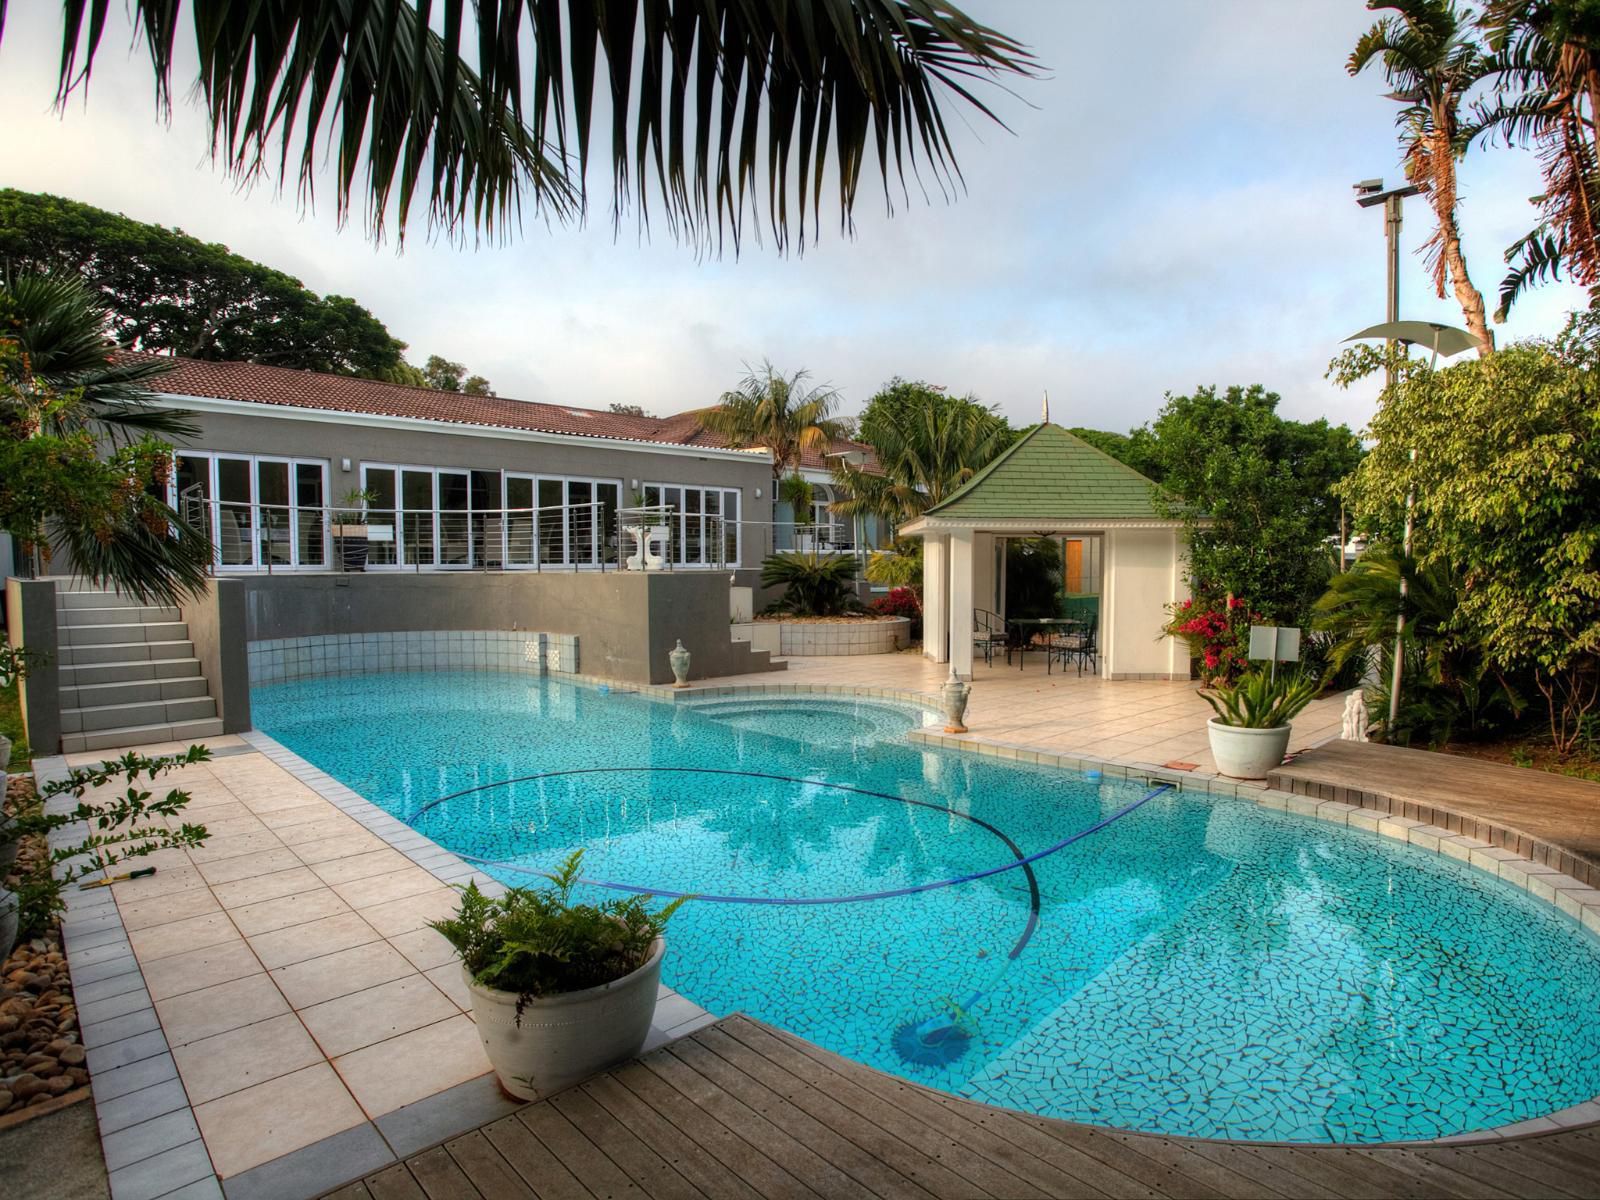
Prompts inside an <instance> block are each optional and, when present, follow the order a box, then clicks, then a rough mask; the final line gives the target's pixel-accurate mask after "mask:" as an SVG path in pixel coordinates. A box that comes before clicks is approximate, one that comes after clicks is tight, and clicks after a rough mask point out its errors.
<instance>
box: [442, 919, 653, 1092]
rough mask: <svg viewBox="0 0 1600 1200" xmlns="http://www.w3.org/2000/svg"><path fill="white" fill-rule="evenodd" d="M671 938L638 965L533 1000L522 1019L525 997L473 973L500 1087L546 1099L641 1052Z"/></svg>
mask: <svg viewBox="0 0 1600 1200" xmlns="http://www.w3.org/2000/svg"><path fill="white" fill-rule="evenodd" d="M666 948H667V944H666V942H665V941H663V940H662V939H661V938H657V939H656V942H655V945H654V946H653V947H652V948H651V951H650V957H649V958H648V959H646V960H645V963H644V965H643V966H642V967H640V968H639V969H638V970H637V971H634V972H633V973H632V974H630V975H624V976H623V977H622V978H621V979H617V980H613V981H612V982H611V983H607V984H603V985H602V986H600V987H596V988H586V989H584V990H583V991H581V992H566V993H563V994H562V995H559V996H541V997H539V998H537V999H534V1000H531V1001H529V1002H528V1004H527V1005H526V1006H525V1007H524V1008H523V1010H522V1020H521V1022H520V1024H519V1023H518V1021H517V997H516V993H514V992H501V991H496V990H494V989H492V988H486V987H480V986H478V984H476V983H474V982H473V981H472V977H471V976H470V975H467V971H466V968H465V967H463V968H462V974H463V975H466V976H467V989H468V991H470V992H471V993H472V1019H473V1020H474V1021H475V1022H476V1023H477V1026H478V1036H479V1037H481V1038H482V1039H483V1050H484V1053H485V1054H487V1055H488V1056H489V1065H490V1066H492V1067H494V1071H495V1074H496V1075H498V1076H499V1077H500V1086H501V1087H503V1088H504V1089H505V1090H506V1091H508V1092H510V1093H511V1094H512V1095H513V1096H517V1097H520V1098H521V1099H523V1100H540V1099H543V1098H544V1097H545V1096H549V1095H551V1094H552V1093H554V1092H559V1091H560V1090H561V1089H562V1088H566V1087H571V1086H572V1085H573V1084H575V1083H579V1082H581V1081H582V1080H584V1079H587V1078H588V1077H589V1076H591V1075H593V1074H595V1073H596V1072H597V1071H603V1070H605V1069H606V1068H607V1067H612V1066H615V1065H616V1064H617V1063H620V1062H625V1061H627V1060H628V1059H630V1058H632V1057H634V1055H636V1054H638V1053H639V1051H640V1049H641V1048H642V1047H643V1046H644V1040H645V1038H646V1037H648V1036H649V1034H650V1018H651V1017H653V1016H654V1015H655V1011H656V992H657V991H658V990H659V988H660V986H661V958H662V956H663V955H664V954H665V953H666Z"/></svg>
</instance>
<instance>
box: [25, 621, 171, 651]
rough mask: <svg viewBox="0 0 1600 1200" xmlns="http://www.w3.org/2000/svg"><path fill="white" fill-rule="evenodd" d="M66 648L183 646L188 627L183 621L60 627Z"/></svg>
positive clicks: (58, 627) (62, 640) (60, 637)
mask: <svg viewBox="0 0 1600 1200" xmlns="http://www.w3.org/2000/svg"><path fill="white" fill-rule="evenodd" d="M56 633H57V636H58V638H59V640H60V643H61V645H63V646H103V645H122V644H125V643H127V642H181V641H184V640H186V639H187V638H188V636H189V627H188V626H187V625H185V624H184V623H183V622H182V621H148V622H139V623H136V624H122V625H58V626H56Z"/></svg>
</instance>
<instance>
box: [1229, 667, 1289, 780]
mask: <svg viewBox="0 0 1600 1200" xmlns="http://www.w3.org/2000/svg"><path fill="white" fill-rule="evenodd" d="M1200 695H1201V696H1202V697H1204V698H1205V701H1206V703H1207V704H1209V705H1211V707H1212V709H1213V710H1214V711H1215V712H1216V714H1217V715H1216V716H1214V717H1212V718H1211V719H1210V720H1209V721H1207V722H1206V733H1207V735H1208V736H1209V738H1210V741H1211V757H1212V758H1214V759H1216V760H1217V770H1218V771H1219V772H1220V773H1222V774H1223V775H1231V776H1233V777H1234V778H1236V779H1264V778H1266V776H1267V774H1268V772H1270V771H1271V770H1272V769H1273V768H1274V767H1276V766H1277V765H1278V764H1279V763H1281V762H1283V756H1284V754H1285V753H1287V752H1288V749H1289V735H1290V733H1291V732H1292V727H1291V726H1290V724H1289V722H1290V721H1292V720H1293V719H1294V718H1295V717H1296V716H1298V715H1299V714H1300V712H1301V711H1302V710H1303V709H1304V708H1305V706H1306V705H1308V704H1310V703H1311V701H1312V700H1314V699H1315V698H1316V695H1317V680H1316V677H1315V676H1312V675H1308V674H1306V673H1304V672H1296V673H1294V674H1289V673H1287V672H1286V673H1285V674H1283V675H1279V676H1277V677H1276V678H1274V677H1273V676H1272V675H1270V674H1268V673H1267V672H1265V671H1251V672H1250V673H1248V674H1246V675H1242V676H1240V677H1239V678H1238V679H1237V680H1235V681H1234V682H1233V683H1231V684H1222V685H1219V686H1217V687H1213V688H1208V689H1206V690H1204V691H1202V692H1201V693H1200Z"/></svg>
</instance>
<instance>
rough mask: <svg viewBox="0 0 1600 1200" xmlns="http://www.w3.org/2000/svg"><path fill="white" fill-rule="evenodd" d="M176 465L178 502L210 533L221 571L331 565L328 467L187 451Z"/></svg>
mask: <svg viewBox="0 0 1600 1200" xmlns="http://www.w3.org/2000/svg"><path fill="white" fill-rule="evenodd" d="M173 465H174V468H175V469H174V471H173V483H172V495H171V503H172V505H173V507H174V508H176V509H177V511H178V513H179V515H181V516H182V517H183V518H184V519H185V520H187V521H190V522H192V523H195V524H198V525H200V526H201V527H202V528H203V529H205V530H206V531H207V532H208V533H209V534H210V535H211V541H212V543H213V545H214V546H215V547H216V566H217V569H218V570H223V571H254V570H280V569H288V570H292V569H295V568H305V567H313V568H314V567H325V566H327V537H326V521H327V510H326V503H327V501H326V496H327V478H328V464H327V463H325V462H318V461H314V460H307V459H292V458H264V457H260V456H251V455H244V454H216V453H210V452H206V451H185V452H183V453H181V454H178V455H176V456H175V458H174V464H173Z"/></svg>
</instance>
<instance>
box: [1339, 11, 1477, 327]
mask: <svg viewBox="0 0 1600 1200" xmlns="http://www.w3.org/2000/svg"><path fill="white" fill-rule="evenodd" d="M1369 7H1372V8H1392V9H1394V10H1395V12H1397V13H1398V14H1399V15H1398V16H1395V17H1384V18H1383V19H1382V20H1381V21H1379V22H1378V23H1377V24H1375V25H1374V26H1373V27H1372V28H1371V29H1369V30H1368V31H1367V32H1366V33H1364V34H1363V35H1362V36H1361V38H1360V40H1359V41H1357V42H1356V46H1355V49H1354V51H1352V52H1351V55H1350V61H1349V62H1348V64H1347V68H1348V70H1349V72H1350V74H1351V75H1359V74H1360V73H1361V72H1362V71H1363V70H1365V69H1366V68H1367V66H1368V65H1369V64H1370V63H1372V62H1373V61H1374V60H1377V61H1378V62H1380V63H1381V65H1382V68H1383V74H1384V78H1385V79H1386V80H1387V81H1388V82H1389V85H1390V86H1391V87H1392V88H1393V89H1394V90H1393V92H1392V93H1391V97H1392V98H1393V99H1395V100H1397V101H1399V102H1400V103H1401V104H1402V105H1404V107H1403V108H1402V109H1401V110H1400V115H1399V117H1398V118H1397V119H1396V123H1397V124H1398V125H1399V127H1400V146H1401V149H1402V151H1403V152H1404V157H1405V170H1406V178H1407V179H1409V180H1410V181H1411V182H1412V183H1414V184H1416V185H1417V186H1418V187H1420V188H1422V189H1423V191H1424V192H1426V193H1427V196H1428V203H1429V204H1430V205H1431V206H1432V208H1433V215H1434V221H1435V229H1434V234H1433V236H1432V237H1431V238H1429V239H1428V241H1427V242H1426V243H1425V244H1424V245H1423V247H1422V249H1423V251H1424V253H1426V255H1427V256H1428V263H1429V266H1430V267H1431V268H1432V269H1433V281H1434V287H1435V289H1436V290H1437V292H1438V294H1439V297H1440V298H1441V299H1442V298H1443V297H1444V294H1445V286H1446V284H1449V285H1450V286H1451V287H1452V288H1453V289H1454V290H1455V296H1456V302H1457V303H1458V304H1460V305H1461V313H1462V316H1463V317H1464V318H1465V319H1466V325H1467V331H1468V332H1469V333H1471V334H1472V336H1473V337H1475V338H1476V339H1477V340H1478V353H1479V354H1491V353H1493V351H1494V334H1493V333H1491V332H1490V330H1489V323H1488V319H1487V316H1486V314H1485V311H1484V304H1483V293H1482V292H1480V291H1479V290H1478V289H1477V288H1476V287H1474V286H1473V284H1472V279H1471V278H1470V277H1469V276H1468V274H1467V260H1466V258H1465V256H1464V255H1463V254H1462V253H1461V227H1460V223H1459V222H1458V220H1457V217H1456V206H1457V203H1458V196H1457V192H1456V164H1457V162H1458V161H1459V159H1460V158H1461V155H1462V153H1463V152H1464V151H1465V150H1466V147H1467V137H1466V134H1465V133H1464V132H1463V126H1462V121H1461V107H1462V105H1463V103H1465V98H1466V94H1467V93H1468V92H1469V91H1470V90H1471V89H1472V87H1473V86H1474V85H1475V84H1477V83H1478V82H1479V81H1480V80H1481V79H1482V78H1483V75H1484V70H1485V67H1484V52H1483V48H1482V47H1481V46H1480V45H1479V44H1478V41H1477V39H1476V36H1475V32H1474V30H1473V27H1472V25H1471V22H1470V20H1469V19H1468V18H1467V17H1465V16H1463V15H1462V13H1461V12H1460V11H1459V10H1458V9H1457V8H1456V5H1455V2H1454V0H1388V2H1386V3H1381V4H1380V3H1378V0H1373V2H1372V3H1371V4H1370V5H1369Z"/></svg>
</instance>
